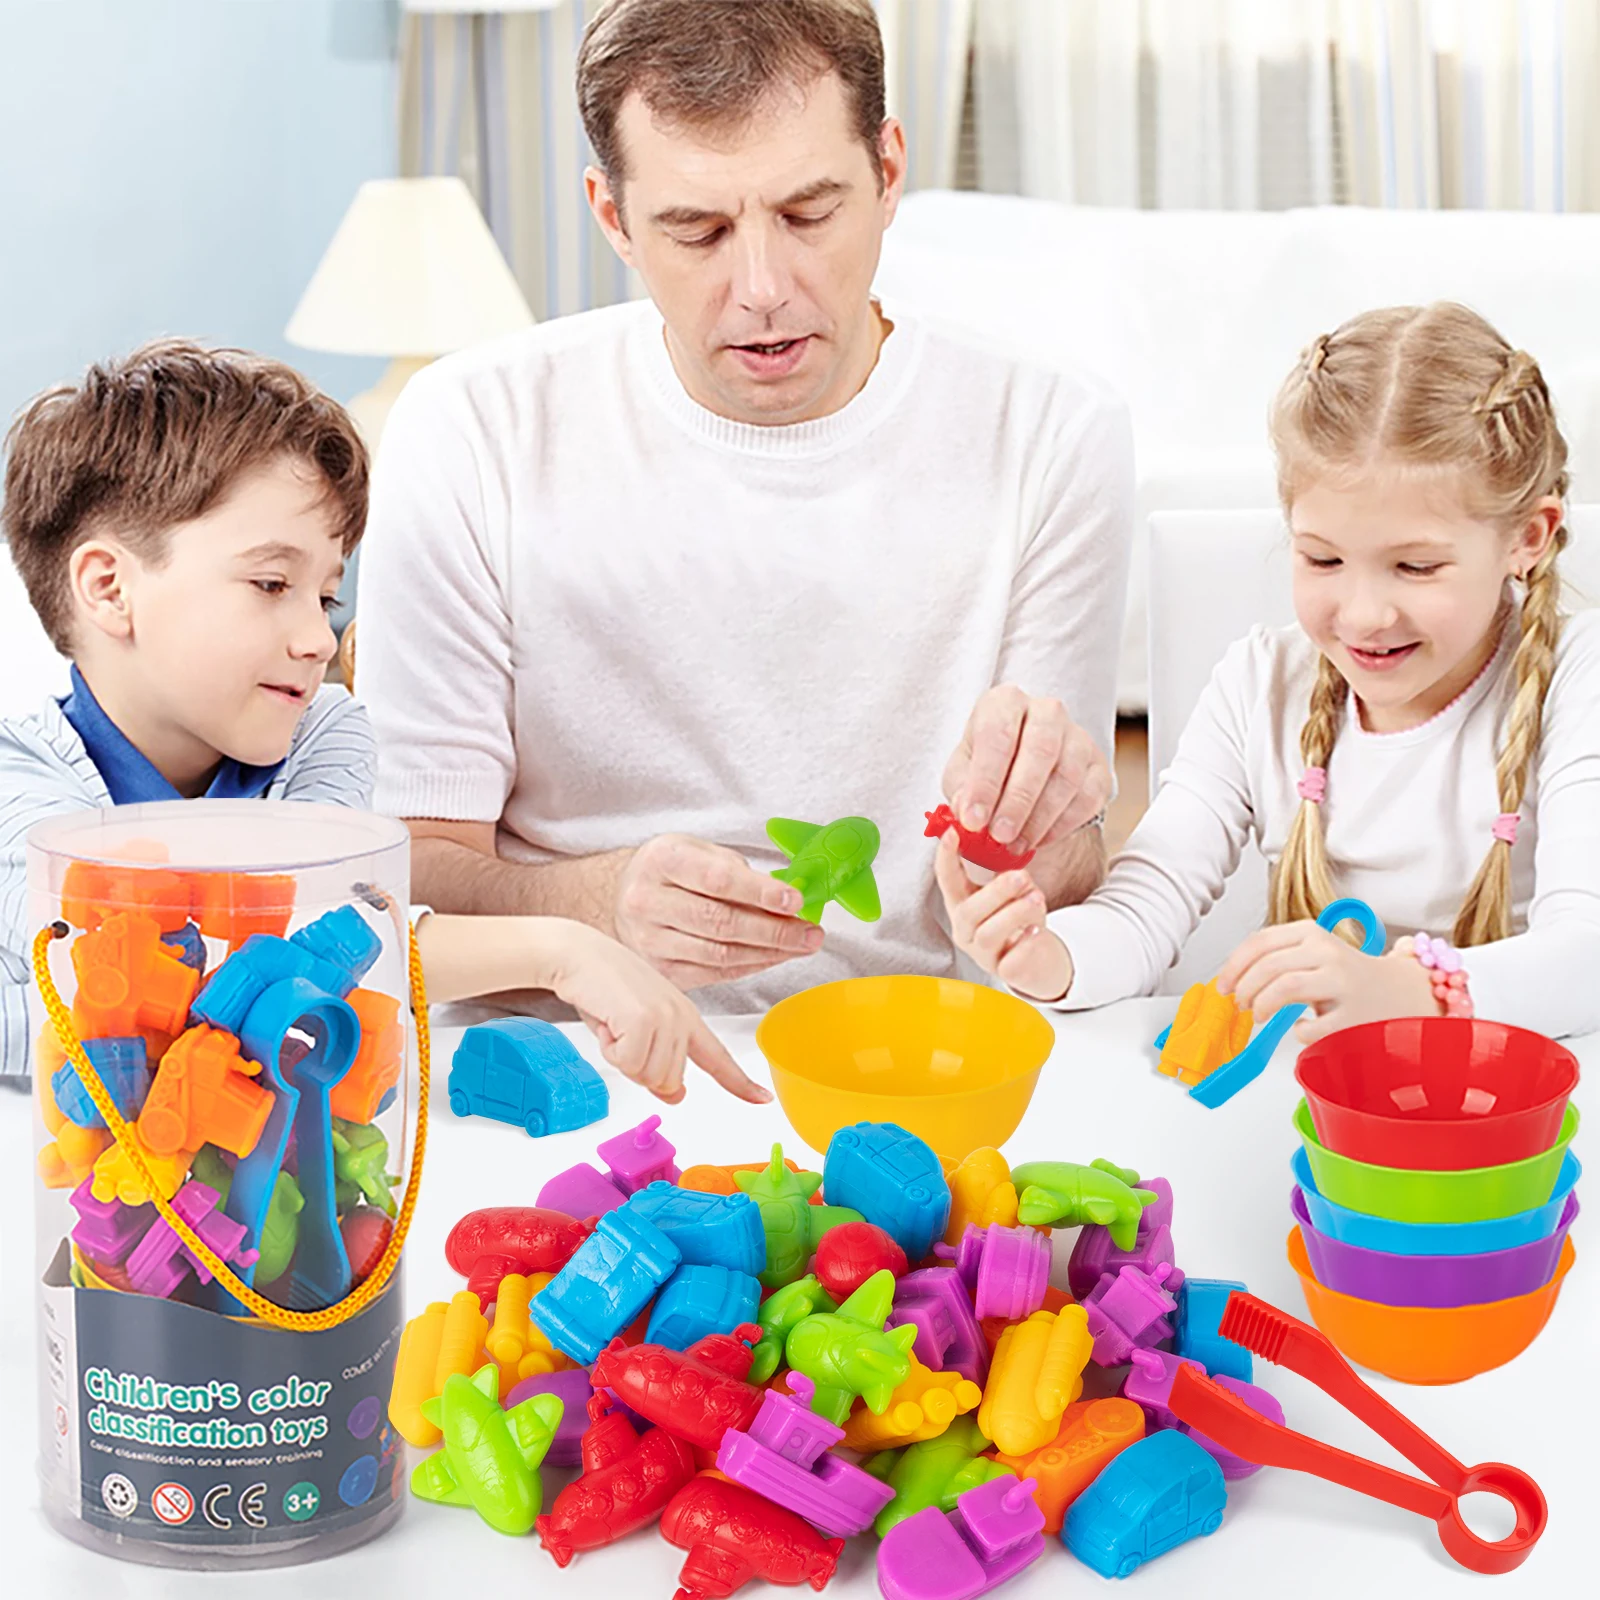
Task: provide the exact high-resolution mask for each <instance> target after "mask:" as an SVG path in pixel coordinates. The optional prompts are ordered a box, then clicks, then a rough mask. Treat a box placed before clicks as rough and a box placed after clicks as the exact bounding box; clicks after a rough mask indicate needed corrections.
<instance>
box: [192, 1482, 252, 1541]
mask: <svg viewBox="0 0 1600 1600" xmlns="http://www.w3.org/2000/svg"><path fill="white" fill-rule="evenodd" d="M232 1493H233V1485H232V1484H231V1483H219V1484H218V1485H217V1486H216V1487H215V1488H214V1489H210V1490H208V1491H207V1493H206V1496H205V1498H204V1499H203V1500H202V1501H201V1502H200V1510H201V1511H202V1512H203V1513H204V1515H205V1519H206V1521H207V1522H209V1523H210V1524H211V1526H212V1527H213V1528H216V1529H217V1530H218V1531H219V1532H223V1533H226V1532H227V1530H228V1529H229V1528H231V1527H232V1526H233V1518H232V1517H229V1516H227V1515H225V1514H224V1513H223V1511H222V1509H221V1507H222V1502H223V1501H224V1500H226V1499H227V1497H228V1496H229V1495H230V1494H232ZM266 1495H267V1486H266V1484H264V1483H252V1484H251V1485H250V1486H249V1488H247V1489H245V1490H243V1491H242V1492H241V1493H240V1495H239V1503H238V1512H239V1516H240V1518H241V1520H242V1521H244V1522H246V1523H247V1524H248V1525H249V1526H250V1527H252V1528H264V1527H266V1526H267V1519H266V1517H265V1516H264V1515H263V1514H262V1510H261V1503H262V1501H263V1500H265V1499H266Z"/></svg>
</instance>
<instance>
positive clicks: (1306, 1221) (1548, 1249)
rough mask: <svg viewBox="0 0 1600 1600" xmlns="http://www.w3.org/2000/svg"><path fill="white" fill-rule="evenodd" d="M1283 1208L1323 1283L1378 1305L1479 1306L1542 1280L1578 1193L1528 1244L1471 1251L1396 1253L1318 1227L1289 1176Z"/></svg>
mask: <svg viewBox="0 0 1600 1600" xmlns="http://www.w3.org/2000/svg"><path fill="white" fill-rule="evenodd" d="M1289 1209H1290V1210H1291V1211H1292V1212H1293V1213H1294V1220H1295V1221H1296V1222H1297V1223H1299V1224H1300V1236H1301V1238H1303V1239H1304V1240H1305V1243H1306V1254H1307V1255H1308V1256H1309V1257H1310V1258H1311V1270H1312V1271H1313V1272H1314V1273H1315V1274H1316V1278H1317V1282H1318V1283H1320V1284H1321V1285H1322V1286H1323V1288H1325V1289H1332V1290H1334V1291H1336V1292H1337V1293H1339V1294H1347V1295H1350V1296H1352V1297H1353V1298H1354V1299H1357V1300H1371V1301H1375V1302H1376V1303H1377V1304H1379V1305H1384V1306H1481V1305H1487V1304H1489V1302H1490V1301H1493V1300H1510V1299H1513V1298H1514V1297H1516V1296H1517V1295H1524V1294H1532V1293H1533V1291H1534V1290H1535V1289H1542V1288H1543V1287H1544V1286H1545V1284H1547V1283H1548V1282H1549V1281H1550V1278H1551V1275H1552V1274H1553V1273H1554V1272H1555V1270H1556V1263H1557V1262H1558V1261H1559V1260H1560V1259H1561V1243H1562V1240H1564V1239H1565V1238H1566V1236H1567V1229H1568V1228H1570V1227H1571V1226H1572V1219H1573V1218H1574V1217H1576V1216H1577V1214H1578V1197H1577V1195H1575V1194H1569V1195H1568V1196H1567V1203H1566V1206H1565V1208H1564V1209H1563V1210H1562V1213H1561V1221H1560V1222H1559V1223H1557V1225H1556V1231H1555V1232H1554V1233H1552V1234H1548V1235H1546V1237H1545V1238H1543V1239H1535V1240H1534V1241H1533V1243H1532V1244H1519V1245H1517V1246H1516V1247H1515V1248H1514V1249H1511V1250H1492V1251H1489V1252H1488V1253H1487V1254H1485V1255H1476V1256H1396V1255H1389V1254H1387V1253H1386V1252H1385V1251H1382V1250H1363V1249H1361V1248H1360V1246H1358V1245H1353V1244H1344V1243H1342V1242H1341V1241H1340V1240H1338V1239H1332V1238H1329V1236H1328V1235H1327V1234H1325V1233H1318V1232H1317V1230H1316V1228H1315V1227H1314V1226H1313V1225H1312V1222H1311V1213H1310V1212H1309V1211H1308V1210H1307V1209H1306V1200H1305V1196H1304V1195H1303V1194H1301V1192H1300V1188H1299V1185H1298V1184H1297V1185H1296V1186H1295V1188H1294V1190H1293V1192H1292V1193H1291V1194H1290V1196H1289Z"/></svg>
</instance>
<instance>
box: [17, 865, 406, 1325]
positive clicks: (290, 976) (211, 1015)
mask: <svg viewBox="0 0 1600 1600" xmlns="http://www.w3.org/2000/svg"><path fill="white" fill-rule="evenodd" d="M293 898H294V880H293V879H292V878H289V877H280V876H262V875H251V874H231V873H211V874H184V873H179V872H174V871H167V870H161V869H160V868H158V867H157V868H152V867H148V866H141V867H139V868H137V869H131V868H130V869H127V870H123V869H119V868H115V867H106V866H99V865H90V864H86V863H79V862H75V863H74V864H73V865H72V866H71V867H70V868H69V869H68V872H67V875H66V884H65V886H64V889H63V893H62V898H61V913H62V921H63V922H64V923H65V924H66V925H67V926H68V928H69V930H71V929H76V930H79V931H78V932H77V933H76V934H75V936H73V939H72V945H71V959H72V966H73V971H74V975H75V977H76V991H75V994H74V998H73V1005H72V1021H73V1026H74V1028H75V1030H76V1032H77V1034H78V1037H79V1038H80V1039H81V1040H82V1042H83V1046H84V1050H85V1052H86V1054H87V1055H88V1057H89V1059H90V1062H91V1063H92V1064H93V1065H94V1067H95V1069H96V1071H97V1073H98V1074H99V1076H100V1079H101V1081H102V1083H103V1084H104V1085H105V1087H106V1090H107V1091H108V1092H109V1094H110V1096H111V1098H112V1100H113V1102H114V1103H115V1105H116V1108H117V1110H118V1111H119V1112H120V1113H121V1115H122V1116H123V1118H125V1119H126V1121H127V1123H128V1126H129V1138H130V1140H131V1141H132V1142H133V1144H134V1145H135V1146H136V1147H137V1148H138V1150H139V1153H140V1155H141V1156H142V1157H143V1159H144V1163H145V1166H146V1167H147V1169H148V1170H149V1172H150V1174H151V1175H152V1177H153V1178H154V1179H155V1182H156V1184H157V1186H158V1188H159V1191H160V1195H161V1198H162V1199H164V1200H170V1201H171V1202H172V1205H173V1208H174V1209H175V1210H176V1211H177V1212H178V1214H179V1215H180V1216H181V1217H182V1218H183V1219H184V1220H185V1221H186V1222H187V1223H188V1224H189V1225H190V1227H192V1228H193V1229H194V1230H195V1231H196V1232H197V1233H198V1234H199V1235H200V1237H201V1238H202V1239H203V1240H204V1241H205V1243H206V1244H207V1245H208V1246H210V1248H211V1249H212V1250H213V1251H215V1253H216V1254H217V1255H218V1256H220V1257H221V1258H222V1259H223V1260H224V1261H225V1262H227V1263H228V1264H229V1265H230V1266H231V1267H233V1269H234V1270H235V1271H236V1272H237V1273H238V1274H239V1275H240V1277H241V1278H243V1279H244V1281H246V1282H249V1283H253V1285H254V1286H255V1287H257V1288H259V1289H260V1290H261V1291H262V1292H263V1293H265V1294H266V1295H267V1297H268V1298H269V1299H273V1300H275V1301H277V1302H278V1303H280V1304H285V1305H292V1306H294V1307H295V1308H296V1309H300V1310H310V1309H315V1308H320V1307H323V1306H327V1305H331V1304H333V1303H334V1302H336V1301H338V1300H340V1299H342V1298H343V1297H344V1296H345V1295H346V1294H348V1293H349V1291H350V1289H351V1288H352V1287H353V1285H354V1284H355V1283H359V1282H360V1281H361V1279H362V1278H363V1277H364V1276H365V1275H366V1273H367V1271H369V1270H370V1268H371V1267H372V1266H373V1265H374V1264H375V1263H376V1262H377V1260H378V1258H379V1257H380V1256H381V1255H382V1253H383V1249H384V1246H385V1245H386V1244H387V1242H388V1238H389V1234H390V1230H391V1225H392V1224H391V1219H392V1218H393V1216H394V1214H395V1210H396V1207H395V1201H394V1198H393V1194H392V1189H393V1187H394V1185H395V1184H396V1183H397V1182H398V1179H397V1178H396V1177H394V1176H393V1175H391V1174H389V1173H388V1172H387V1171H386V1170H385V1169H386V1167H387V1165H388V1160H389V1145H388V1141H387V1139H386V1138H385V1136H384V1134H383V1132H382V1131H381V1130H380V1129H379V1128H378V1127H377V1126H375V1125H374V1119H375V1118H376V1117H378V1116H379V1114H380V1113H381V1112H382V1111H383V1110H384V1109H385V1108H386V1107H387V1106H388V1105H389V1104H390V1103H391V1101H392V1100H393V1098H394V1093H395V1086H396V1084H397V1082H398V1080H399V1076H400V1071H401V1067H402V1064H403V1061H404V1053H405V1029H404V1025H403V1023H402V1021H401V1018H400V1002H399V1000H398V999H397V998H395V997H394V996H392V995H388V994H384V993H381V992H379V991H377V990H371V989H363V988H361V987H360V984H361V980H362V978H363V977H364V976H365V975H366V973H367V972H368V971H369V970H370V969H371V967H372V966H373V963H374V962H375V961H376V960H377V959H378V956H379V954H380V951H381V940H380V937H379V934H378V933H377V932H376V931H375V929H374V928H373V926H372V924H371V923H370V922H369V921H368V920H367V918H366V916H365V915H364V914H363V912H362V910H361V909H360V908H358V907H357V906H356V905H355V904H348V905H342V906H338V907H336V908H335V909H333V910H331V911H328V912H326V913H325V914H323V915H322V916H319V917H317V918H316V919H315V920H313V921H310V922H308V923H307V924H306V925H305V926H304V927H302V928H300V929H299V930H298V931H297V932H295V933H294V934H292V935H290V936H289V937H287V938H285V937H284V934H285V932H286V930H287V927H288V924H289V921H290V919H291V916H292V913H293ZM218 947H220V948H221V951H222V952H223V954H222V959H221V960H220V961H218V962H217V964H216V966H215V967H214V969H213V970H211V971H210V973H209V975H208V973H207V962H208V956H214V955H215V954H216V952H217V950H218ZM37 1057H38V1063H39V1068H40V1070H39V1071H38V1072H37V1073H36V1081H37V1084H38V1091H37V1092H38V1095H39V1102H40V1110H41V1114H42V1116H43V1120H44V1123H45V1127H46V1130H47V1132H48V1133H49V1135H50V1142H49V1143H47V1144H46V1145H45V1146H44V1148H43V1149H42V1150H41V1151H40V1154H39V1162H38V1165H39V1174H40V1177H41V1179H42V1181H43V1182H44V1183H45V1184H46V1185H47V1186H48V1187H51V1188H70V1189H71V1190H72V1194H71V1197H70V1198H71V1204H72V1207H73V1209H74V1210H75V1211H76V1212H77V1214H78V1221H77V1223H76V1225H75V1226H74V1227H73V1229H72V1235H71V1237H72V1242H73V1245H74V1251H75V1255H74V1261H73V1275H74V1280H75V1281H77V1282H80V1283H89V1284H92V1285H93V1286H95V1287H100V1288H109V1289H118V1290H122V1291H124V1292H131V1293H137V1294H146V1295H157V1296H161V1297H163V1298H168V1299H173V1300H181V1301H188V1302H190V1303H195V1304H207V1305H209V1306H210V1308H211V1309H216V1310H236V1309H238V1308H237V1307H236V1306H235V1305H234V1303H233V1301H232V1297H231V1296H225V1295H221V1294H220V1292H219V1290H218V1289H217V1288H216V1287H215V1286H213V1287H212V1288H210V1289H209V1290H208V1289H207V1286H208V1285H211V1281H212V1280H211V1273H210V1271H209V1270H208V1268H207V1267H206V1264H205V1262H204V1261H203V1260H202V1259H200V1258H199V1257H198V1256H196V1255H195V1254H194V1253H193V1252H192V1251H191V1250H190V1249H189V1248H188V1247H187V1246H186V1245H185V1244H184V1243H183V1242H182V1240H181V1239H180V1238H179V1236H178V1235H177V1233H176V1232H175V1231H174V1230H173V1229H172V1228H171V1227H170V1226H169V1225H168V1224H167V1223H166V1222H165V1221H163V1220H161V1219H160V1218H159V1217H158V1216H157V1214H156V1208H155V1206H154V1205H153V1204H152V1203H151V1194H150V1192H149V1189H148V1187H147V1185H146V1183H145V1181H144V1179H143V1178H142V1177H141V1176H140V1175H139V1173H138V1172H137V1170H136V1169H135V1168H134V1166H133V1164H132V1163H131V1162H130V1161H129V1159H128V1156H127V1153H126V1151H125V1150H124V1149H123V1147H122V1146H120V1145H118V1144H116V1143H115V1142H114V1141H113V1140H112V1136H111V1133H110V1131H109V1129H108V1128H107V1126H106V1122H105V1119H104V1117H102V1115H101V1114H100V1111H99V1110H98V1108H97V1107H96V1105H95V1102H94V1100H93V1098H92V1097H91V1096H90V1094H89V1091H88V1089H87V1088H86V1087H85V1085H84V1083H83V1082H82V1080H81V1078H80V1077H79V1074H78V1071H77V1069H76V1068H75V1067H74V1066H73V1065H72V1063H71V1061H70V1060H68V1059H67V1058H66V1055H65V1052H64V1050H63V1049H62V1047H61V1044H60V1042H59V1040H58V1039H57V1038H56V1035H55V1031H54V1029H53V1028H52V1027H51V1025H50V1024H49V1023H46V1025H45V1028H44V1031H43V1032H42V1033H41V1035H40V1037H39V1041H38V1052H37Z"/></svg>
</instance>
